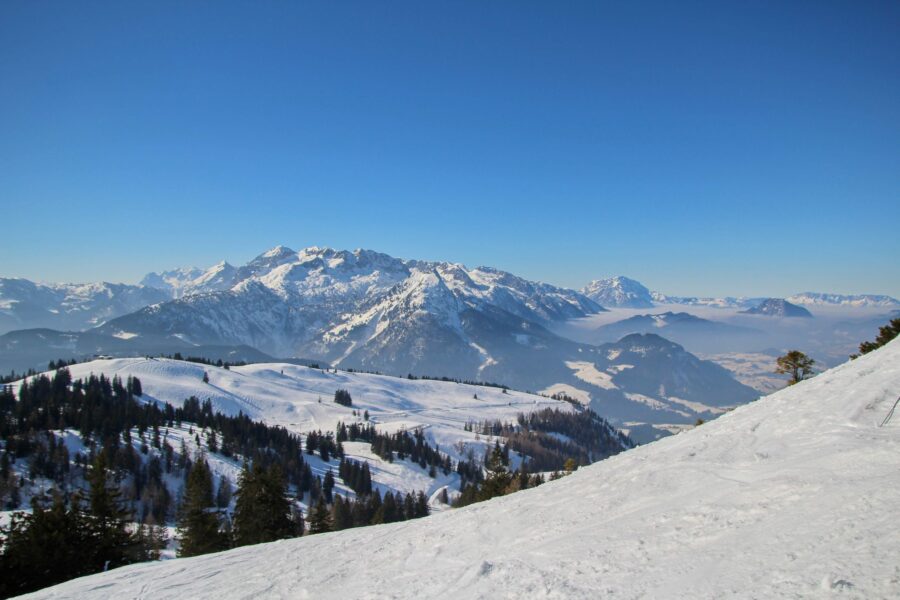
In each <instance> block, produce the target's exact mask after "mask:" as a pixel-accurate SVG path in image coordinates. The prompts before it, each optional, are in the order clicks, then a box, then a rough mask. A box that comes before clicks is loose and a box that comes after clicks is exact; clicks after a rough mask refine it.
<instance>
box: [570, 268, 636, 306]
mask: <svg viewBox="0 0 900 600" xmlns="http://www.w3.org/2000/svg"><path fill="white" fill-rule="evenodd" d="M581 292H582V293H583V294H584V295H585V296H587V297H588V298H590V299H591V300H594V301H595V302H598V303H599V304H601V305H602V306H615V307H621V308H650V307H652V306H653V298H652V296H651V295H650V290H648V289H647V288H646V287H644V286H643V285H642V284H641V283H639V282H637V281H635V280H634V279H629V278H627V277H624V276H621V275H620V276H618V277H611V278H609V279H596V280H594V281H592V282H590V283H589V284H588V285H586V286H585V287H584V288H583V289H582V290H581Z"/></svg>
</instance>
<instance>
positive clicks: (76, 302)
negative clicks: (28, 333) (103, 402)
mask: <svg viewBox="0 0 900 600" xmlns="http://www.w3.org/2000/svg"><path fill="white" fill-rule="evenodd" d="M169 297H170V296H169V294H167V293H166V292H164V291H161V290H158V289H156V288H152V287H146V286H142V285H127V284H123V283H106V282H100V283H35V282H32V281H29V280H27V279H18V278H0V333H4V332H6V331H11V330H15V329H30V328H35V327H50V328H54V329H64V330H73V329H74V330H82V329H87V328H89V327H96V326H97V325H100V324H102V323H104V322H105V321H107V320H109V319H113V318H116V317H118V316H121V315H124V314H128V313H130V312H134V311H135V310H139V309H140V308H142V307H144V306H147V305H149V304H154V303H157V302H164V301H165V300H168V299H169Z"/></svg>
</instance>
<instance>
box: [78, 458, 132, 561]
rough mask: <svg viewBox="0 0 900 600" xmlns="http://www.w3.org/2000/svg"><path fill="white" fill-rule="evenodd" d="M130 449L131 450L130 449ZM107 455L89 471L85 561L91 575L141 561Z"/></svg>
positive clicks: (129, 518) (97, 460) (127, 514)
mask: <svg viewBox="0 0 900 600" xmlns="http://www.w3.org/2000/svg"><path fill="white" fill-rule="evenodd" d="M129 448H130V447H129ZM107 464H108V459H107V451H105V450H104V451H101V452H100V453H99V454H98V455H97V458H96V460H95V461H94V464H93V467H92V468H91V469H90V470H89V471H88V474H87V477H86V479H87V481H88V484H89V485H90V492H89V495H88V502H89V512H88V514H87V524H86V529H85V531H86V533H87V535H88V537H89V539H90V543H89V544H88V547H87V548H86V549H87V550H88V552H87V555H86V556H85V557H84V558H85V561H86V562H88V563H89V564H90V565H91V566H92V567H93V569H92V571H105V570H107V569H111V568H114V567H118V566H121V565H125V564H128V563H131V562H136V561H138V560H141V559H143V558H144V556H143V554H142V550H143V549H142V548H141V547H140V545H139V544H138V543H137V540H136V539H135V538H134V536H132V534H131V532H129V530H128V524H129V522H130V521H131V518H132V515H131V512H130V511H129V510H128V509H127V508H125V505H124V501H123V499H122V492H121V490H119V488H118V486H117V485H116V484H115V483H113V482H110V481H109V479H110V473H109V469H108V467H107Z"/></svg>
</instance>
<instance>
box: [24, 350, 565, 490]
mask: <svg viewBox="0 0 900 600" xmlns="http://www.w3.org/2000/svg"><path fill="white" fill-rule="evenodd" d="M69 371H70V372H71V374H72V378H73V379H85V378H87V377H88V376H89V375H90V374H94V375H100V374H103V375H105V376H107V377H109V378H112V377H113V376H118V377H119V378H120V379H122V380H125V379H127V378H128V377H137V378H138V379H140V381H141V384H142V387H143V396H142V398H141V399H142V400H143V401H145V402H155V401H158V402H163V403H164V402H168V403H170V404H172V405H173V406H181V404H182V403H183V402H184V400H185V399H186V398H189V397H191V396H194V397H196V398H198V399H200V400H201V401H204V400H207V399H209V400H210V401H211V402H212V407H213V410H214V411H217V412H221V413H223V414H225V415H229V416H236V415H238V414H239V413H243V414H244V415H247V416H248V417H250V418H251V419H253V420H259V421H263V422H265V423H267V424H268V425H280V426H282V427H284V428H286V429H288V430H289V431H292V432H295V433H300V434H306V433H308V432H310V431H316V430H321V431H324V432H333V431H334V430H335V427H336V425H337V424H338V423H339V422H344V423H353V422H358V421H360V420H361V419H362V417H361V415H362V414H363V413H364V412H367V413H368V414H369V417H370V422H372V423H374V424H375V425H376V427H377V428H378V430H379V431H382V432H386V433H393V432H396V431H399V430H401V429H406V430H408V431H412V430H414V429H416V428H421V429H422V431H423V434H424V436H425V439H426V441H427V442H428V443H429V444H431V445H432V446H435V445H437V446H439V447H440V450H441V452H443V453H444V454H446V455H448V456H450V457H451V459H452V460H453V461H459V460H465V459H466V458H467V455H468V453H469V452H470V451H471V452H472V453H473V454H474V456H476V457H478V458H480V457H481V456H483V454H484V452H485V450H486V448H487V447H488V445H490V444H493V440H488V439H487V438H486V437H481V436H478V435H476V434H475V433H474V432H472V431H466V430H465V429H464V426H465V425H466V424H467V423H469V422H475V421H495V420H500V421H503V422H515V420H516V417H517V415H518V414H520V413H525V414H527V413H531V412H533V411H537V410H542V409H545V408H556V409H559V410H561V411H565V412H571V411H573V410H574V408H573V406H572V404H570V403H568V402H562V401H559V400H554V399H551V398H547V397H543V396H538V395H534V394H526V393H523V392H518V391H514V390H509V391H507V392H504V390H502V389H500V388H495V387H486V386H474V385H466V384H461V383H454V382H447V381H431V380H409V379H405V378H399V377H388V376H383V375H372V374H367V373H348V372H343V371H339V372H331V371H325V370H321V369H314V368H310V367H304V366H298V365H293V364H287V363H260V364H252V365H247V366H243V367H231V369H223V368H219V367H214V366H208V365H203V364H198V363H192V362H185V361H178V360H170V359H145V358H128V359H112V360H96V361H91V362H87V363H81V364H76V365H72V366H70V367H69ZM204 373H205V374H206V375H207V377H208V379H209V382H208V383H204V381H203V376H204ZM13 388H14V389H16V386H15V385H14V386H13ZM338 389H343V390H347V391H349V392H350V394H351V397H352V406H351V407H345V406H341V405H339V404H336V403H335V402H334V401H333V399H334V394H335V391H336V390H338ZM354 412H356V413H357V414H358V415H359V416H357V415H354V414H353V413H354ZM176 447H177V444H176ZM346 447H347V452H348V456H349V457H350V458H353V459H356V460H360V461H368V462H369V463H370V464H371V466H372V477H373V481H374V482H375V483H376V484H380V485H381V486H382V489H391V490H394V491H402V492H416V491H418V490H422V491H424V492H426V493H427V494H429V495H431V494H433V493H434V492H436V491H438V490H439V489H440V488H442V487H444V486H447V485H449V486H451V487H450V491H451V495H452V493H453V492H454V491H455V490H456V489H457V488H458V486H459V478H458V476H457V475H456V474H455V473H451V474H450V475H449V476H439V477H437V478H436V479H432V478H429V477H428V476H427V474H426V471H427V469H422V468H420V467H419V466H418V465H415V464H413V463H410V462H408V461H395V462H393V463H388V462H387V461H385V460H383V459H381V458H380V457H378V456H377V455H375V454H374V453H373V452H372V451H371V449H370V448H369V445H368V444H365V443H362V442H347V444H346ZM308 460H309V461H310V462H311V463H312V465H313V471H314V473H315V474H319V475H324V473H325V472H326V471H327V470H328V468H329V467H333V466H334V465H327V464H320V461H318V460H317V459H315V458H314V457H311V458H309V459H308ZM230 475H231V474H230V473H229V476H230Z"/></svg>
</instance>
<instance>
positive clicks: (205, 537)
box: [178, 456, 228, 556]
mask: <svg viewBox="0 0 900 600" xmlns="http://www.w3.org/2000/svg"><path fill="white" fill-rule="evenodd" d="M220 526H221V524H220V522H219V516H218V515H217V514H216V513H215V512H214V509H213V496H212V473H211V472H210V470H209V465H208V464H207V463H206V460H205V459H204V458H203V457H202V456H198V457H197V460H195V461H194V464H193V465H192V466H191V469H190V471H188V476H187V479H186V481H185V484H184V498H183V500H182V503H181V508H180V510H179V514H178V536H179V540H180V542H181V546H180V547H179V549H178V556H197V555H199V554H207V553H209V552H218V551H219V550H224V549H226V548H227V547H228V540H227V539H226V537H225V535H224V534H223V533H222V532H221V527H220Z"/></svg>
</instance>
